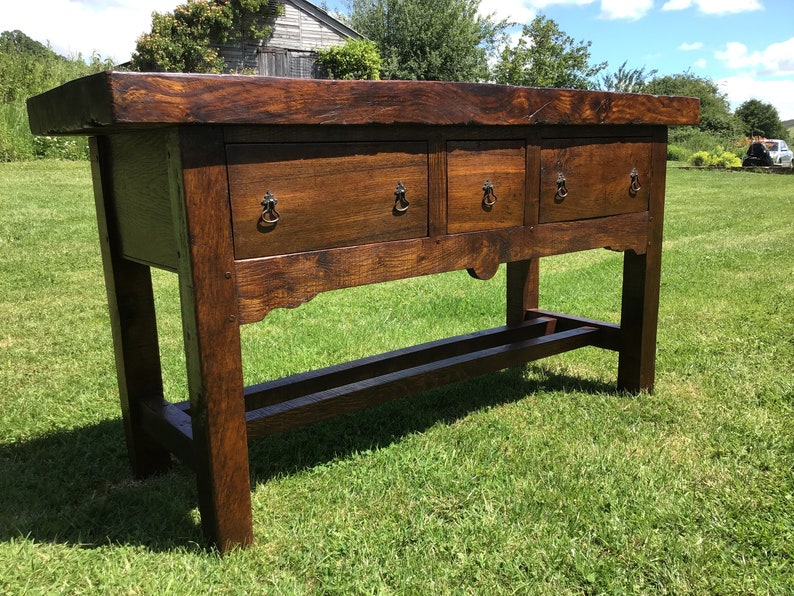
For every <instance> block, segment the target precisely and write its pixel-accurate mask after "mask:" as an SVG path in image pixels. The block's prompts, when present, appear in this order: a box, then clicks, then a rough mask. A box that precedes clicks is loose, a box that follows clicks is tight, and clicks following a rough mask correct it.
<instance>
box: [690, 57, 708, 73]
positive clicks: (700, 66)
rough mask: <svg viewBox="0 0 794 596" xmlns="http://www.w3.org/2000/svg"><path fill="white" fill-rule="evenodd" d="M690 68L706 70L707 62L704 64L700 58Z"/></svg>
mask: <svg viewBox="0 0 794 596" xmlns="http://www.w3.org/2000/svg"><path fill="white" fill-rule="evenodd" d="M692 66H694V67H695V68H699V69H700V70H706V68H707V67H708V62H706V61H705V60H704V59H702V58H701V59H700V60H695V61H694V62H693V63H692Z"/></svg>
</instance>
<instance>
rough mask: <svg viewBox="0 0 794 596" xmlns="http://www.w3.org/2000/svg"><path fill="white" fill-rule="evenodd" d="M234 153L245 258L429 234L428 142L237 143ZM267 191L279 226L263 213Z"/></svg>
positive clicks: (237, 232) (236, 210) (235, 210)
mask: <svg viewBox="0 0 794 596" xmlns="http://www.w3.org/2000/svg"><path fill="white" fill-rule="evenodd" d="M227 156H228V161H229V166H228V168H229V192H230V196H231V203H232V220H233V222H234V249H235V255H236V257H237V258H238V259H243V258H249V257H258V256H266V255H275V254H285V253H290V252H300V251H306V250H316V249H321V248H334V247H337V246H350V245H356V244H365V243H370V242H384V241H389V240H400V239H403V238H416V237H422V236H427V217H428V200H427V197H428V154H427V143H424V142H413V143H409V142H397V143H394V142H393V143H387V142H376V143H328V142H326V143H314V144H292V143H273V144H255V145H248V144H245V145H237V144H235V145H227ZM398 183H402V185H403V187H404V188H405V189H406V190H405V198H406V199H407V200H408V202H409V205H407V206H401V207H400V208H401V209H402V208H404V209H405V211H398V210H396V209H395V199H396V196H395V190H396V188H397V185H398ZM266 192H270V193H271V194H272V195H273V196H274V197H275V198H276V199H277V200H278V204H277V205H276V208H277V210H278V213H279V214H280V219H279V221H277V222H276V223H273V224H268V223H265V222H262V221H261V217H260V216H261V214H262V206H261V205H260V203H261V201H262V198H263V197H264V196H265V193H266ZM269 219H273V218H272V217H270V218H269Z"/></svg>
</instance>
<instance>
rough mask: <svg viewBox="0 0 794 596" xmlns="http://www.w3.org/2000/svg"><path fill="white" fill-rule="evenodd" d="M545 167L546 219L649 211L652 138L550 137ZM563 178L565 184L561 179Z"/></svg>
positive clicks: (545, 148)
mask: <svg viewBox="0 0 794 596" xmlns="http://www.w3.org/2000/svg"><path fill="white" fill-rule="evenodd" d="M540 171H541V174H540V221H541V222H550V221H572V220H576V219H589V218H592V217H603V216H605V215H616V214H618V213H631V212H634V211H645V210H646V209H647V208H648V197H649V196H650V187H651V184H650V182H651V143H650V139H647V138H633V139H628V140H626V139H621V138H614V137H613V138H589V139H575V140H572V139H547V140H545V141H544V142H543V146H542V149H541V170H540ZM633 172H636V174H637V177H636V185H635V186H634V187H632V182H633V181H634V180H633V179H632V173H633ZM561 177H562V178H561ZM561 179H564V184H565V186H564V188H561V187H560V186H559V184H558V181H560V180H561ZM637 186H639V188H637ZM566 193H567V196H566Z"/></svg>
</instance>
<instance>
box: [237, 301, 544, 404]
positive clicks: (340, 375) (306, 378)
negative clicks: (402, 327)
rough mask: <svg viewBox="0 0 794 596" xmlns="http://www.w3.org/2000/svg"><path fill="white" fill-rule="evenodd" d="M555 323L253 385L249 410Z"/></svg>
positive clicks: (539, 320) (540, 331) (533, 333)
mask: <svg viewBox="0 0 794 596" xmlns="http://www.w3.org/2000/svg"><path fill="white" fill-rule="evenodd" d="M555 321H556V319H555V317H554V315H552V314H550V315H549V316H540V315H538V316H537V317H534V318H533V319H532V320H531V321H527V322H521V323H520V324H518V325H512V326H508V327H497V328H495V329H487V330H483V331H475V332H473V333H469V334H466V335H460V336H456V337H450V338H445V339H440V340H437V341H432V342H428V343H424V344H420V345H416V346H411V347H409V348H402V349H400V350H395V351H392V352H387V353H385V354H378V355H376V356H370V357H367V358H362V359H360V360H355V361H353V362H345V363H342V364H337V365H335V366H330V367H327V368H324V369H318V370H312V371H308V372H305V373H300V374H296V375H292V376H289V377H285V378H282V379H277V380H275V381H268V382H267V383H260V384H257V385H252V386H250V387H246V388H245V407H246V410H249V411H250V410H255V409H258V408H263V407H266V406H270V405H273V404H277V403H281V402H284V401H288V400H290V399H295V398H298V397H303V396H305V395H309V394H312V393H318V392H320V391H327V390H329V389H333V388H335V387H339V386H342V385H349V384H351V383H356V382H359V381H364V380H366V379H370V378H373V377H379V376H383V375H386V374H390V373H395V372H398V371H400V370H403V369H407V368H414V367H416V366H420V365H425V364H429V363H431V362H435V361H438V360H444V359H446V358H452V357H455V356H462V355H464V354H467V353H469V352H473V351H479V350H484V349H487V348H494V347H497V346H500V345H505V344H509V343H513V342H516V341H523V340H527V339H531V338H536V337H540V336H542V335H548V334H549V333H551V332H553V331H554V324H555Z"/></svg>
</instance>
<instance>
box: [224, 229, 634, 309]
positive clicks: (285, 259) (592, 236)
mask: <svg viewBox="0 0 794 596" xmlns="http://www.w3.org/2000/svg"><path fill="white" fill-rule="evenodd" d="M647 234H648V216H647V213H629V214H626V215H616V216H612V217H604V218H599V219H593V220H589V221H587V222H559V223H552V224H543V225H538V226H533V227H519V228H505V229H502V230H492V231H489V232H472V233H468V234H454V235H450V236H443V237H439V238H420V239H416V240H401V241H398V242H389V243H384V244H369V245H363V246H352V247H344V248H337V249H332V250H327V251H314V252H306V253H297V254H292V255H285V256H275V257H265V258H261V259H246V260H241V261H236V262H235V271H236V277H237V296H238V300H239V309H240V310H239V317H240V322H241V323H252V322H255V321H259V320H261V319H262V318H264V317H265V316H266V315H267V313H268V312H270V311H271V310H273V309H274V308H293V307H296V306H300V305H301V304H303V303H304V302H308V301H309V300H311V299H312V298H314V297H315V296H316V295H317V294H319V293H320V292H326V291H328V290H333V289H338V288H348V287H353V286H359V285H364V284H368V283H375V282H382V281H393V280H396V279H405V278H409V277H417V276H420V275H429V274H432V273H442V272H446V271H457V270H462V269H475V270H479V271H496V268H497V266H498V265H499V263H508V262H512V261H520V260H524V259H529V258H535V257H541V256H550V255H556V254H563V253H566V252H574V251H579V250H587V249H592V248H601V247H606V246H610V247H612V248H615V249H618V250H627V249H632V250H634V251H635V252H637V253H642V252H644V251H645V249H646V245H647Z"/></svg>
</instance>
